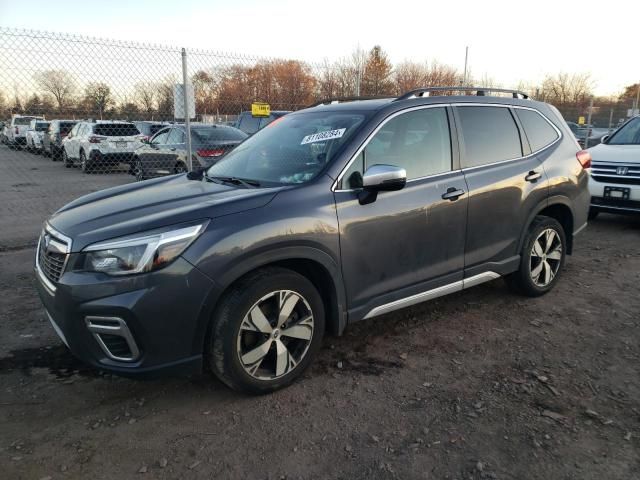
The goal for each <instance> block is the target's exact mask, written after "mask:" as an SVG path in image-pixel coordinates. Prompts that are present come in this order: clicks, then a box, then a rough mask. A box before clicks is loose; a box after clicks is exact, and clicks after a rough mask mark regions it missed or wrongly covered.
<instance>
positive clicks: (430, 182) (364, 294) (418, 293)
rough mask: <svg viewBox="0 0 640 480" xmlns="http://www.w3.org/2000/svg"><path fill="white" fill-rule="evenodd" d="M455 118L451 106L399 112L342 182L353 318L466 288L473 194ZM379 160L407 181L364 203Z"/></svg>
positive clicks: (340, 209) (339, 204)
mask: <svg viewBox="0 0 640 480" xmlns="http://www.w3.org/2000/svg"><path fill="white" fill-rule="evenodd" d="M451 120H452V119H451V116H450V111H449V110H448V109H447V108H446V107H444V106H437V107H432V108H426V107H420V108H418V109H411V110H409V111H403V112H400V113H397V114H394V115H392V116H391V117H390V118H389V119H388V120H387V121H385V122H383V124H382V125H381V126H379V127H378V129H377V131H376V132H375V133H374V134H373V135H372V136H371V137H370V138H369V139H368V140H367V143H366V146H365V147H364V149H362V151H361V152H360V153H359V154H358V155H357V156H356V157H355V158H354V160H353V161H352V163H351V165H350V166H349V167H348V168H347V170H346V171H345V172H344V173H343V174H342V177H341V179H339V181H338V184H337V186H336V190H335V194H334V195H335V202H336V208H337V213H338V222H339V225H340V249H341V257H342V270H343V276H344V279H345V284H346V288H347V295H348V304H349V309H350V315H351V318H353V319H356V320H357V319H359V318H362V317H364V316H374V315H377V314H380V313H384V312H385V311H390V310H391V309H395V308H400V306H408V305H411V304H412V303H417V302H418V301H422V300H425V299H426V298H428V296H427V295H428V292H429V291H432V290H433V289H436V288H438V287H442V286H444V285H447V286H451V285H458V286H459V287H460V288H461V280H462V272H463V267H464V239H465V228H466V219H467V194H466V193H465V192H466V184H465V181H464V177H463V175H462V173H461V171H460V169H459V164H458V155H457V148H456V147H457V144H456V142H453V143H452V141H451V133H450V132H451V128H450V127H451V125H452V122H451ZM375 164H388V165H396V166H400V167H403V168H405V170H406V171H407V184H406V186H405V187H404V188H403V189H402V190H399V191H395V192H381V193H380V194H379V195H378V197H377V199H376V201H375V202H373V203H371V204H367V205H361V204H360V202H359V200H358V194H359V186H360V185H361V181H362V174H363V172H364V171H366V169H367V168H369V167H370V166H372V165H375ZM447 192H449V193H447ZM454 192H455V193H456V194H455V195H452V193H454ZM443 195H444V198H443ZM447 197H448V198H447Z"/></svg>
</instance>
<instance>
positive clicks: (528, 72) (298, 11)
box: [0, 0, 640, 95]
mask: <svg viewBox="0 0 640 480" xmlns="http://www.w3.org/2000/svg"><path fill="white" fill-rule="evenodd" d="M433 4H435V5H438V6H431V5H433ZM639 18H640V1H638V0H626V1H624V0H609V1H602V0H600V1H598V2H595V1H592V0H580V1H567V0H553V1H550V0H538V1H526V2H525V1H520V0H511V1H496V0H484V1H477V0H476V1H473V2H471V1H465V0H459V1H457V2H450V1H449V2H428V1H407V0H392V1H387V2H374V1H363V2H353V1H352V2H350V1H347V0H339V1H338V0H324V1H314V2H309V1H302V0H298V1H290V0H269V1H257V0H226V1H221V0H213V1H212V0H180V1H171V2H163V1H159V0H154V1H149V0H109V1H99V2H93V1H87V0H64V1H62V0H59V1H51V0H47V1H45V0H28V1H21V0H0V26H5V27H18V28H29V29H38V30H50V31H60V32H70V33H79V34H84V35H90V36H98V37H108V38H115V39H121V40H135V41H142V42H148V43H159V44H167V45H174V46H179V47H183V46H184V47H198V48H202V49H212V50H218V51H225V52H234V53H241V54H249V55H252V54H253V55H265V56H271V57H291V58H296V59H300V60H307V61H310V62H316V61H322V60H323V59H325V58H327V59H329V60H334V59H337V58H339V57H342V56H345V55H348V54H349V53H350V52H351V51H352V50H353V49H354V48H356V47H357V46H358V45H359V46H360V47H362V48H365V49H369V48H371V47H372V46H373V45H375V44H379V45H381V46H382V47H383V49H384V50H386V51H387V53H388V54H389V56H390V57H391V60H392V61H393V62H396V63H397V62H400V61H402V60H413V61H424V60H438V61H440V62H442V63H447V64H450V65H453V66H455V67H457V68H459V69H460V70H462V69H463V67H464V50H465V46H466V45H469V47H470V50H469V66H470V69H471V72H472V74H473V75H474V77H476V78H482V77H483V76H484V75H485V74H486V75H487V76H489V77H491V78H493V79H494V80H495V81H497V82H499V83H501V84H502V85H503V86H504V87H515V86H516V85H517V83H518V82H519V81H520V80H524V81H528V82H538V81H540V80H541V79H542V78H543V77H544V75H545V74H547V73H557V72H560V71H565V72H590V73H591V74H592V77H593V79H594V81H595V87H596V88H595V91H596V93H597V94H599V95H609V94H616V93H619V92H620V91H621V90H622V89H623V87H624V86H625V85H629V84H632V83H635V82H638V81H640V62H639V61H638V58H639V51H638V50H639V48H638V46H639V44H640V43H639V35H638V33H639V29H638V19H639Z"/></svg>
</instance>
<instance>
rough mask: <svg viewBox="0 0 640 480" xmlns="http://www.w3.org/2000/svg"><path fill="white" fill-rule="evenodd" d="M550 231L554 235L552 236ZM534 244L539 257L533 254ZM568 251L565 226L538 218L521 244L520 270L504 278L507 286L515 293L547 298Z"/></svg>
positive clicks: (544, 218) (558, 275) (551, 220)
mask: <svg viewBox="0 0 640 480" xmlns="http://www.w3.org/2000/svg"><path fill="white" fill-rule="evenodd" d="M548 232H553V235H549V233H548ZM549 239H551V243H550V244H549V243H548V240H549ZM535 244H537V245H536V247H535V248H536V251H537V252H538V253H537V254H536V251H534V245H535ZM566 251H567V240H566V236H565V232H564V229H563V228H562V225H560V223H559V222H558V221H557V220H556V219H554V218H551V217H545V216H537V217H536V218H535V219H534V220H533V222H532V223H531V225H530V226H529V231H528V232H527V235H526V237H525V240H524V242H523V245H522V251H521V252H520V268H519V269H518V271H516V272H514V273H512V274H510V275H508V276H506V277H505V280H506V282H507V284H508V285H509V286H510V287H511V289H512V290H514V291H516V292H518V293H521V294H523V295H526V296H529V297H539V296H541V295H544V294H545V293H547V292H549V291H550V290H551V289H552V288H553V287H554V286H555V284H556V282H557V281H558V278H559V277H560V274H561V273H562V269H563V267H564V262H565V259H566V255H567V254H566ZM540 254H542V256H541V255H540ZM550 254H553V257H552V256H551V255H550ZM545 264H546V265H545ZM536 274H537V275H536Z"/></svg>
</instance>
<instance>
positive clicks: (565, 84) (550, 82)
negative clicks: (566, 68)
mask: <svg viewBox="0 0 640 480" xmlns="http://www.w3.org/2000/svg"><path fill="white" fill-rule="evenodd" d="M593 86H594V82H593V80H592V79H591V75H590V74H589V73H573V74H569V73H565V72H560V73H557V74H555V75H547V76H546V77H545V79H544V81H543V82H542V91H543V100H544V101H546V102H550V103H553V104H557V105H564V104H573V105H578V104H582V103H585V102H586V100H587V99H588V98H589V97H590V96H591V94H592V91H593Z"/></svg>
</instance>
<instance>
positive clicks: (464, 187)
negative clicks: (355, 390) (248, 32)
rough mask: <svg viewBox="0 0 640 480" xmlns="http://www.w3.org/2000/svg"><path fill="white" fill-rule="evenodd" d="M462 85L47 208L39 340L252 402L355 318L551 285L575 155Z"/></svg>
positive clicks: (276, 129) (566, 231)
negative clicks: (499, 289)
mask: <svg viewBox="0 0 640 480" xmlns="http://www.w3.org/2000/svg"><path fill="white" fill-rule="evenodd" d="M446 90H448V91H451V90H460V89H458V88H457V87H451V88H448V89H446ZM462 91H464V92H465V93H471V92H474V93H475V94H476V95H471V94H468V95H465V94H462V95H457V96H444V95H437V94H438V90H437V89H421V90H416V91H412V92H409V93H407V94H405V95H402V96H400V97H398V98H389V99H378V100H368V101H351V102H342V103H335V102H327V104H321V105H318V106H314V107H312V108H307V109H305V110H301V111H298V112H294V113H290V114H288V115H286V116H285V117H283V118H282V119H281V120H280V121H278V122H275V123H273V124H272V125H270V126H268V127H266V128H264V129H262V130H260V131H259V132H257V133H256V134H255V135H253V136H252V137H250V138H248V139H247V140H245V141H244V142H242V143H241V144H240V145H239V146H238V147H236V148H235V149H234V150H233V151H231V152H230V153H228V154H227V155H226V156H225V157H224V158H223V159H222V160H221V161H219V162H217V163H216V164H214V165H213V166H211V167H210V168H208V169H207V170H203V171H199V172H191V173H187V174H180V175H172V176H168V177H162V178H156V179H152V180H147V181H145V182H139V183H135V184H129V185H123V186H119V187H115V188H111V189H108V190H103V191H100V192H96V193H92V194H89V195H86V196H84V197H81V198H79V199H77V200H75V201H73V202H71V203H70V204H68V205H66V206H64V207H63V208H61V209H60V210H59V211H58V212H56V213H55V214H54V215H53V216H52V217H51V218H50V219H49V220H48V221H47V222H46V223H45V225H44V229H43V231H42V235H41V237H40V241H39V244H38V248H37V255H36V261H35V270H36V275H37V278H38V282H37V285H38V289H39V293H40V297H41V299H42V301H43V303H44V305H45V307H46V311H47V312H48V315H49V318H50V320H51V323H52V324H53V327H54V329H55V330H56V332H57V333H58V334H59V336H60V337H61V338H62V340H63V341H64V342H65V343H66V344H67V346H68V347H69V348H70V350H71V351H72V352H73V353H74V354H75V355H76V356H78V357H79V358H81V359H83V360H85V361H87V362H89V363H91V364H93V365H95V366H96V367H98V368H101V369H104V370H111V371H115V372H120V373H123V374H152V373H156V372H158V371H181V372H185V371H187V372H193V371H199V370H201V369H202V368H203V367H206V368H208V369H210V370H212V371H213V373H214V374H215V375H216V376H218V377H219V378H220V379H221V380H222V381H223V382H224V383H226V384H227V385H229V386H230V387H233V388H235V389H238V390H242V391H245V392H252V393H263V392H268V391H273V390H275V389H278V388H281V387H283V386H285V385H287V384H289V383H290V382H292V381H293V380H294V379H295V378H297V377H299V376H300V374H301V373H302V372H303V371H304V370H305V369H306V368H307V367H308V366H309V364H310V363H311V361H312V359H313V357H314V356H315V355H316V353H317V352H318V350H319V348H320V345H321V342H322V338H323V335H324V334H325V333H327V332H329V333H333V334H338V335H339V334H341V333H342V332H343V331H344V330H345V328H347V326H348V325H349V324H351V323H353V322H357V321H360V320H363V319H367V318H371V317H376V316H379V315H383V314H386V313H389V312H392V311H394V310H398V309H400V308H404V307H407V306H409V305H414V304H416V303H419V302H423V301H425V300H429V299H432V298H435V297H438V296H441V295H445V294H448V293H451V292H457V291H460V290H463V289H466V288H469V287H472V286H474V285H478V284H480V283H483V282H486V281H489V280H492V279H495V278H498V277H504V278H505V279H506V281H507V283H508V284H509V285H510V286H511V287H513V288H514V289H515V290H517V291H519V292H521V293H522V294H525V295H529V296H538V295H542V294H544V293H546V292H548V291H549V290H550V289H551V288H553V286H554V285H555V284H556V283H557V281H558V278H559V276H560V274H561V272H562V268H563V264H564V262H565V258H566V255H567V254H570V253H571V250H572V248H573V243H574V236H575V235H576V234H577V233H578V232H579V231H580V230H582V229H583V228H584V227H585V225H586V221H587V212H588V207H589V192H588V189H587V184H588V173H587V171H586V170H585V168H588V167H589V162H590V157H589V154H588V153H587V152H584V151H580V148H579V147H578V144H577V143H576V140H575V138H574V136H573V135H572V134H571V131H570V130H569V129H568V127H567V125H566V123H565V122H564V120H563V119H562V116H561V115H560V113H559V112H558V111H557V110H556V109H555V108H554V107H551V106H549V105H547V104H544V103H540V102H536V101H533V100H530V99H528V98H527V97H526V95H524V94H522V93H520V92H512V91H508V94H509V97H508V98H505V97H503V96H499V94H501V93H503V92H504V91H496V90H493V89H492V90H489V89H478V88H476V89H462ZM441 93H445V92H441ZM446 93H449V92H446ZM434 94H435V95H434ZM489 94H493V95H489Z"/></svg>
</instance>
